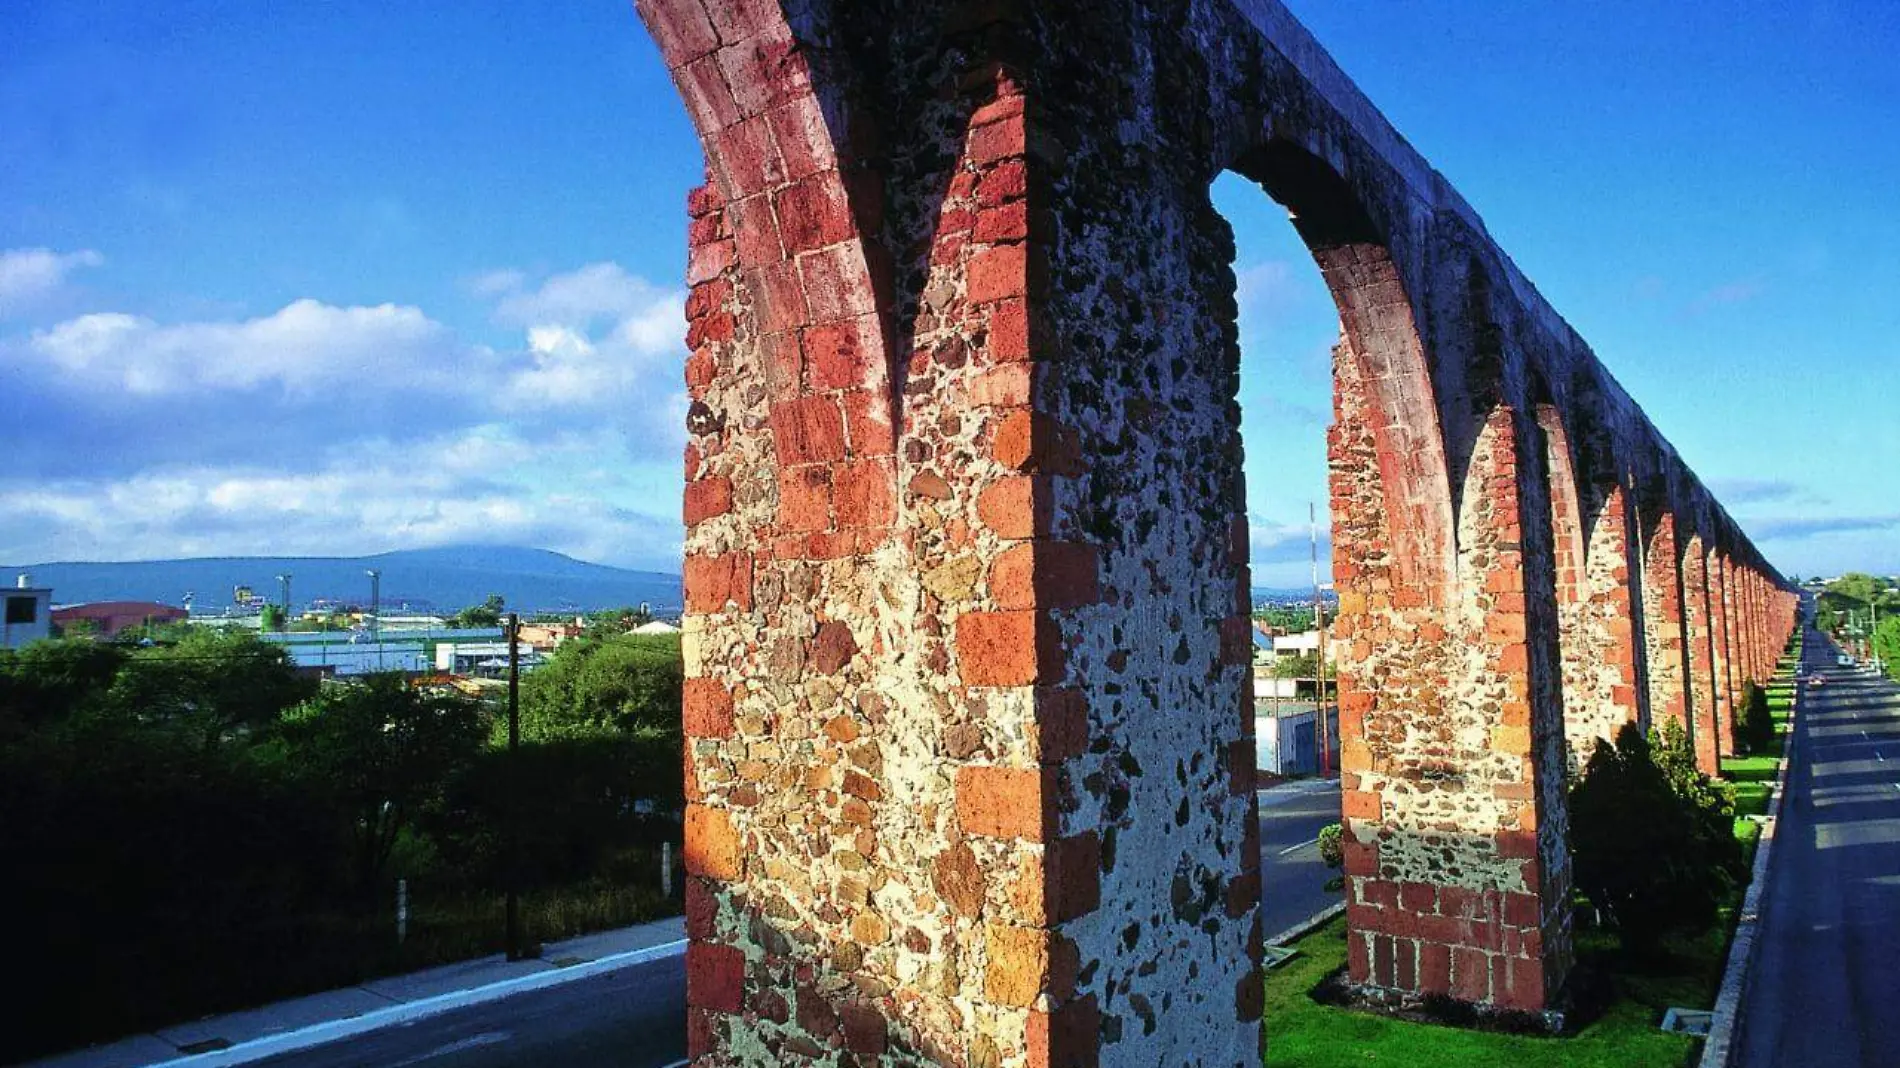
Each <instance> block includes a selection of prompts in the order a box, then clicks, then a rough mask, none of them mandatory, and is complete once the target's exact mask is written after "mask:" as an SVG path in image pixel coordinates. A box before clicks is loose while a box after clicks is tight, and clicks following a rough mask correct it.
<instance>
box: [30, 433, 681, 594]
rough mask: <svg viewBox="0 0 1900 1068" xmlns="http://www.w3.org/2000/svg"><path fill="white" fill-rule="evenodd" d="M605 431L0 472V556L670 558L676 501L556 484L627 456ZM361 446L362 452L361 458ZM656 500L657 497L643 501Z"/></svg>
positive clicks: (658, 561) (675, 541)
mask: <svg viewBox="0 0 1900 1068" xmlns="http://www.w3.org/2000/svg"><path fill="white" fill-rule="evenodd" d="M613 438H614V436H613V435H612V434H610V433H609V432H604V431H596V432H588V433H576V434H568V435H556V436H553V437H549V438H532V437H528V436H524V435H522V434H519V433H517V432H515V431H513V430H511V429H509V428H506V427H502V426H498V425H484V426H478V427H474V428H471V429H469V430H468V431H466V432H462V433H457V434H451V435H444V436H442V437H440V438H436V439H433V440H430V441H427V442H423V443H419V444H416V445H414V446H411V447H409V448H406V449H401V450H386V449H380V448H376V447H374V446H376V445H377V444H379V443H375V442H369V443H365V442H351V443H348V444H346V445H340V446H338V447H336V448H334V449H332V450H331V451H329V452H328V453H326V454H325V455H323V456H322V457H320V458H319V460H318V462H317V463H316V464H315V465H314V466H312V467H310V468H308V469H305V470H282V469H272V468H267V467H257V466H248V465H242V464H222V465H203V466H171V467H164V468H159V469H154V470H149V471H142V472H138V473H136V474H133V475H130V476H128V477H125V478H122V479H98V480H86V479H76V480H66V481H61V482H54V483H37V482H30V481H28V480H10V481H8V482H3V483H0V517H4V518H3V519H0V556H5V557H7V558H9V559H22V560H45V559H75V558H92V559H134V558H159V557H169V556H200V555H254V554H279V553H283V554H314V555H335V554H341V555H354V554H364V553H373V552H380V551H384V550H387V549H389V548H392V547H403V548H414V547H426V546H435V545H455V544H508V545H531V546H537V547H542V548H550V549H556V550H558V551H562V552H567V553H570V554H572V555H575V556H578V557H580V558H583V559H590V560H598V561H602V562H608V563H619V564H630V565H644V566H658V567H664V568H666V569H669V570H670V569H671V568H672V567H674V566H677V560H676V557H677V554H678V552H679V544H680V530H679V524H678V521H677V520H676V519H673V518H672V513H673V511H674V510H675V501H674V499H673V497H672V496H671V495H668V496H667V497H666V499H664V500H644V501H643V500H639V499H638V498H639V497H640V496H645V495H644V494H640V493H639V491H638V489H637V488H636V487H635V486H634V485H633V484H632V483H631V482H629V481H626V480H623V481H621V482H620V483H618V484H614V485H609V486H605V487H598V488H597V489H595V490H594V491H591V492H587V493H577V492H574V491H573V490H572V489H571V488H569V487H570V486H571V485H572V484H575V483H579V482H583V481H585V479H584V477H582V476H584V475H585V474H586V471H587V469H588V468H590V467H592V466H595V465H597V464H599V463H601V462H602V461H603V459H605V460H608V461H609V462H611V461H614V460H618V461H619V462H621V463H623V464H633V463H635V461H633V460H632V458H631V457H628V456H627V455H626V453H625V449H624V445H622V444H619V443H617V442H616V441H615V440H613ZM366 456H367V457H368V459H366ZM654 506H657V507H654Z"/></svg>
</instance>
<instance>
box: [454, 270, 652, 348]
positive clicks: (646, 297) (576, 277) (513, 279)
mask: <svg viewBox="0 0 1900 1068" xmlns="http://www.w3.org/2000/svg"><path fill="white" fill-rule="evenodd" d="M476 286H477V292H482V290H483V289H484V288H485V289H486V292H483V293H482V295H484V296H490V297H495V298H498V300H497V303H496V306H495V319H496V321H497V322H500V323H503V324H505V325H508V326H524V327H525V326H536V325H540V324H545V323H560V324H563V325H567V326H574V327H587V326H591V325H593V324H596V323H599V322H602V321H616V322H618V321H625V320H628V319H639V318H644V317H646V316H648V315H650V314H652V312H653V309H654V306H655V304H656V303H657V304H670V305H671V306H672V307H673V308H674V309H675V312H676V314H675V315H674V319H676V320H678V321H679V329H678V331H676V332H675V333H674V334H673V336H672V337H671V338H669V339H667V340H668V341H669V342H671V343H675V344H677V343H678V342H679V340H680V339H681V338H682V337H684V336H685V332H686V325H685V321H684V318H683V313H680V311H679V309H681V308H683V307H684V304H685V299H686V298H685V297H684V295H681V294H678V293H677V291H675V290H672V289H665V288H659V287H655V286H654V285H652V284H651V283H649V282H647V281H646V280H645V279H642V278H639V277H637V276H635V275H633V274H631V273H629V272H628V271H627V269H626V268H625V267H622V266H620V265H619V264H617V263H590V264H588V265H586V266H585V267H581V268H579V269H577V270H573V271H568V272H566V273H564V274H557V275H553V276H551V277H549V278H547V279H546V280H544V281H543V282H542V283H541V284H540V285H539V286H538V287H536V288H533V289H529V288H527V277H526V276H525V275H523V274H522V273H521V272H519V271H491V272H489V273H488V274H486V275H483V276H481V277H480V278H479V279H477V280H476Z"/></svg>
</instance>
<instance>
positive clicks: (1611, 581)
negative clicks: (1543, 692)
mask: <svg viewBox="0 0 1900 1068" xmlns="http://www.w3.org/2000/svg"><path fill="white" fill-rule="evenodd" d="M1538 424H1539V426H1540V427H1541V428H1542V429H1543V431H1544V435H1545V438H1546V440H1547V441H1548V442H1549V443H1550V449H1549V453H1550V459H1549V466H1550V490H1551V527H1552V536H1553V544H1554V545H1555V547H1556V552H1555V566H1556V574H1557V580H1556V588H1557V611H1558V632H1559V636H1560V642H1561V648H1562V653H1563V705H1564V738H1565V741H1566V743H1567V746H1568V750H1569V754H1568V761H1569V769H1570V771H1571V772H1572V773H1575V772H1576V771H1578V770H1580V769H1581V768H1582V767H1583V765H1584V764H1586V763H1587V762H1588V761H1589V759H1590V754H1591V753H1593V752H1595V750H1596V746H1597V743H1598V741H1599V740H1607V739H1612V738H1614V737H1616V732H1617V731H1618V730H1619V729H1620V728H1621V727H1622V726H1623V724H1625V723H1643V722H1645V717H1644V716H1643V715H1642V710H1641V707H1640V704H1639V689H1638V685H1639V683H1638V677H1637V673H1638V670H1639V666H1640V664H1641V660H1642V655H1641V653H1640V652H1639V651H1638V645H1639V641H1640V631H1641V627H1640V624H1639V622H1638V619H1637V617H1636V615H1635V613H1634V611H1633V604H1634V602H1633V601H1632V597H1631V589H1630V577H1631V574H1632V572H1633V571H1634V568H1633V567H1632V566H1631V564H1630V556H1629V550H1630V543H1629V536H1628V515H1627V509H1626V507H1625V497H1624V494H1623V490H1622V487H1620V486H1615V485H1611V486H1609V487H1608V488H1607V490H1606V489H1604V488H1603V487H1599V486H1594V485H1593V486H1590V487H1588V490H1589V491H1590V493H1591V494H1592V495H1593V496H1596V497H1598V498H1599V499H1598V500H1595V501H1593V502H1592V503H1593V504H1594V508H1593V511H1594V513H1595V517H1594V522H1590V523H1588V524H1587V525H1586V523H1585V517H1584V516H1583V514H1581V513H1582V511H1583V504H1584V499H1585V494H1584V491H1583V488H1582V487H1579V486H1578V484H1577V478H1576V476H1575V468H1576V465H1575V462H1574V461H1573V459H1572V456H1571V450H1570V447H1569V445H1568V434H1567V432H1566V431H1565V429H1564V427H1563V425H1562V421H1561V420H1560V419H1559V418H1558V416H1557V413H1556V410H1555V409H1554V408H1552V407H1549V406H1540V408H1539V410H1538Z"/></svg>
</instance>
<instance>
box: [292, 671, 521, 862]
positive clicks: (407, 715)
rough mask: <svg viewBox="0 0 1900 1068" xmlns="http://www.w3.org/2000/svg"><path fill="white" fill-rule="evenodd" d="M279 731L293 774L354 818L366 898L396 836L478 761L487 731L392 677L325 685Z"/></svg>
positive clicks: (451, 702) (443, 698)
mask: <svg viewBox="0 0 1900 1068" xmlns="http://www.w3.org/2000/svg"><path fill="white" fill-rule="evenodd" d="M280 733H281V739H282V744H283V755H284V758H285V761H284V763H285V766H286V767H287V768H288V769H289V770H290V773H291V774H292V775H293V776H295V777H296V779H297V780H298V781H299V782H301V783H302V784H303V785H304V787H305V788H306V789H307V790H308V791H309V792H310V793H312V794H313V795H317V796H321V797H324V798H326V799H328V800H329V802H330V803H331V804H332V805H333V806H334V807H335V808H336V809H337V810H339V811H340V812H342V813H343V814H345V815H346V816H347V817H348V819H347V825H348V826H349V827H350V828H351V830H350V839H351V841H350V854H351V857H352V862H353V864H352V866H353V868H354V874H355V877H356V883H357V886H358V887H359V888H361V889H363V890H364V891H366V892H368V891H371V890H373V889H374V888H375V887H376V886H377V885H378V883H379V881H380V878H381V876H382V874H383V871H384V869H385V868H386V867H387V866H388V863H389V856H390V851H391V850H392V849H394V848H395V845H396V840H397V838H398V837H399V836H400V835H401V834H402V832H403V831H404V830H406V829H408V828H409V827H411V826H412V825H413V824H414V823H415V821H416V819H417V818H418V817H419V815H420V814H421V813H422V812H423V810H424V809H426V808H427V807H428V806H429V805H430V804H431V803H433V802H434V801H436V800H437V799H439V798H440V797H441V796H442V791H443V788H444V786H445V785H446V783H447V782H448V780H449V778H450V777H451V776H452V775H453V774H455V773H456V772H457V771H459V770H460V769H462V768H464V767H466V766H467V765H468V764H469V763H470V762H471V761H473V760H474V759H475V757H476V756H477V754H479V753H480V751H481V749H482V744H483V739H484V737H485V735H486V733H487V730H486V726H485V724H484V723H483V722H482V714H481V711H480V709H479V707H478V706H477V705H476V704H475V703H474V702H471V701H469V700H467V699H465V698H462V697H456V696H447V695H439V694H430V693H424V692H422V691H420V690H415V689H411V688H410V687H408V686H407V685H405V683H404V681H403V679H402V677H401V676H399V675H395V674H386V675H372V676H369V677H368V678H366V679H364V680H363V681H361V682H356V683H348V684H341V685H336V684H333V685H328V686H325V687H324V688H323V691H322V692H321V693H319V694H318V695H317V696H316V697H315V698H314V699H312V700H310V701H306V702H304V703H303V704H301V705H298V706H297V707H295V708H293V709H291V710H290V711H288V712H286V713H285V714H284V717H283V722H282V726H281V728H280Z"/></svg>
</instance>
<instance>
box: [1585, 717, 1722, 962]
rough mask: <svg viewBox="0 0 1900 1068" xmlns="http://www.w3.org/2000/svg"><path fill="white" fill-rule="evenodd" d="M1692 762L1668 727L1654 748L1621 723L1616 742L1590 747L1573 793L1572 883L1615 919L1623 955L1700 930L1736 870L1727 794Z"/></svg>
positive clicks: (1711, 919)
mask: <svg viewBox="0 0 1900 1068" xmlns="http://www.w3.org/2000/svg"><path fill="white" fill-rule="evenodd" d="M1694 759H1695V756H1694V752H1693V750H1692V749H1690V747H1689V744H1688V740H1687V738H1686V737H1684V735H1683V732H1682V730H1681V728H1680V727H1677V726H1676V725H1675V724H1668V725H1666V726H1665V727H1664V730H1663V734H1662V736H1661V737H1660V738H1659V739H1658V740H1657V742H1656V744H1655V745H1654V746H1653V747H1652V745H1651V742H1650V740H1649V739H1647V738H1645V737H1644V736H1643V734H1642V732H1641V731H1640V730H1638V729H1637V728H1636V727H1635V725H1633V724H1630V725H1625V726H1624V728H1623V729H1622V731H1620V732H1619V733H1618V734H1617V736H1616V742H1615V744H1614V745H1612V744H1610V743H1608V742H1598V743H1597V749H1596V752H1595V753H1594V754H1592V755H1591V757H1590V762H1589V764H1588V765H1586V766H1585V768H1584V772H1583V776H1582V778H1581V779H1580V780H1579V781H1578V783H1577V785H1576V786H1575V787H1574V788H1573V789H1572V790H1571V793H1570V844H1571V850H1572V853H1573V855H1574V859H1575V865H1576V867H1575V872H1576V880H1577V888H1578V889H1579V890H1581V891H1582V892H1583V894H1584V895H1585V896H1586V897H1588V898H1589V899H1590V903H1591V904H1592V905H1595V906H1596V907H1597V909H1598V910H1599V911H1601V912H1602V913H1604V914H1605V915H1606V916H1608V917H1609V918H1610V920H1611V921H1612V922H1613V923H1614V924H1615V925H1616V929H1617V934H1618V938H1619V940H1620V941H1621V943H1622V946H1623V949H1624V951H1625V952H1627V953H1632V954H1649V953H1654V952H1656V951H1658V950H1659V949H1660V946H1661V941H1662V938H1663V936H1664V935H1667V934H1671V933H1676V932H1683V933H1693V932H1698V931H1702V930H1706V929H1707V928H1708V927H1709V925H1711V924H1712V923H1713V922H1714V921H1715V918H1716V910H1717V908H1718V907H1719V906H1720V904H1721V903H1722V901H1723V900H1724V899H1725V897H1726V896H1727V895H1728V893H1729V892H1730V891H1731V890H1732V889H1733V887H1734V885H1735V882H1736V880H1737V879H1739V878H1740V877H1741V875H1742V872H1743V868H1744V864H1743V853H1742V849H1741V845H1740V844H1739V843H1738V842H1737V841H1736V839H1735V836H1734V822H1733V821H1734V811H1735V804H1734V799H1733V797H1732V796H1731V795H1730V794H1729V793H1728V792H1727V791H1726V790H1724V789H1723V787H1722V785H1721V784H1719V783H1714V782H1712V781H1711V780H1710V779H1709V778H1708V777H1707V776H1706V775H1703V774H1701V773H1700V772H1698V771H1696V770H1695V765H1694ZM1685 761H1686V763H1685Z"/></svg>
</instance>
